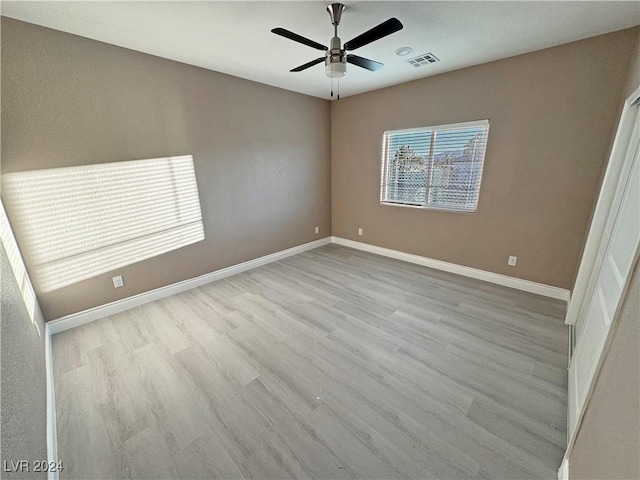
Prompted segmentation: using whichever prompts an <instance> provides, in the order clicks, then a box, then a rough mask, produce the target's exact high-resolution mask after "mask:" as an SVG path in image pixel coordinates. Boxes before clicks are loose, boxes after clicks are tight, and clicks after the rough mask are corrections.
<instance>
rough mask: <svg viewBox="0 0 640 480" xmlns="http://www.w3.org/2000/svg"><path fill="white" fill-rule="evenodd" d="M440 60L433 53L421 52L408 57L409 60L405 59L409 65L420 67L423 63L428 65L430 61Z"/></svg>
mask: <svg viewBox="0 0 640 480" xmlns="http://www.w3.org/2000/svg"><path fill="white" fill-rule="evenodd" d="M439 61H440V60H439V59H438V57H436V56H435V55H434V54H433V53H423V54H422V55H418V56H417V57H413V58H410V59H409V60H405V62H407V63H408V64H409V65H413V66H414V67H416V68H418V67H422V66H423V65H429V64H430V63H436V62H439Z"/></svg>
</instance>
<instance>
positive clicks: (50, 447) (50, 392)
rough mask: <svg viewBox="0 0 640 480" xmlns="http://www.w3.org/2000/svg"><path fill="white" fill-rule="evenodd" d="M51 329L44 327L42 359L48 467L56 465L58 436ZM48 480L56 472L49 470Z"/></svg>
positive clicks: (57, 476) (56, 473)
mask: <svg viewBox="0 0 640 480" xmlns="http://www.w3.org/2000/svg"><path fill="white" fill-rule="evenodd" d="M51 335H52V334H51V329H50V328H49V326H48V325H45V330H44V359H45V374H46V378H47V380H46V384H47V385H46V392H47V461H48V462H49V465H57V464H58V434H57V430H56V393H55V389H54V384H53V353H52V350H51ZM47 478H48V479H49V480H58V478H59V473H58V471H57V470H55V469H54V470H51V469H50V470H49V473H48V474H47Z"/></svg>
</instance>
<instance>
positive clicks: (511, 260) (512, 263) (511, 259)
mask: <svg viewBox="0 0 640 480" xmlns="http://www.w3.org/2000/svg"><path fill="white" fill-rule="evenodd" d="M516 263H518V257H514V256H512V255H510V256H509V261H507V265H509V266H511V267H515V266H516Z"/></svg>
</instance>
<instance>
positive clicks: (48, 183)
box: [2, 155, 204, 292]
mask: <svg viewBox="0 0 640 480" xmlns="http://www.w3.org/2000/svg"><path fill="white" fill-rule="evenodd" d="M2 188H3V198H4V200H5V202H6V203H5V205H6V207H7V212H8V213H9V218H10V219H11V223H12V225H13V227H14V231H15V233H16V237H17V239H18V243H19V245H20V248H21V250H22V253H23V254H24V259H25V263H26V264H27V267H28V269H29V273H30V274H31V277H32V279H33V283H34V286H35V287H36V292H48V291H51V290H56V289H58V288H61V287H64V286H67V285H71V284H73V283H76V282H79V281H81V280H85V279H88V278H91V277H94V276H96V275H99V274H101V273H106V272H109V271H111V270H114V269H117V268H120V267H123V266H125V265H130V264H132V263H135V262H139V261H141V260H144V259H147V258H150V257H154V256H156V255H160V254H162V253H166V252H169V251H171V250H175V249H177V248H180V247H184V246H186V245H189V244H192V243H195V242H198V241H200V240H202V239H204V228H203V224H202V215H201V212H200V200H199V197H198V187H197V184H196V177H195V171H194V167H193V157H192V156H191V155H184V156H179V157H168V158H155V159H149V160H135V161H127V162H117V163H105V164H99V165H84V166H78V167H67V168H53V169H46V170H33V171H29V172H17V173H9V174H6V175H3V177H2Z"/></svg>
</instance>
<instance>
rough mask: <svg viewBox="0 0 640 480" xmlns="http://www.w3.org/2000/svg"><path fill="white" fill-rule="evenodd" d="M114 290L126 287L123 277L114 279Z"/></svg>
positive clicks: (119, 276)
mask: <svg viewBox="0 0 640 480" xmlns="http://www.w3.org/2000/svg"><path fill="white" fill-rule="evenodd" d="M111 280H112V281H113V288H120V287H124V280H123V279H122V275H118V276H117V277H112V278H111Z"/></svg>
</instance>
